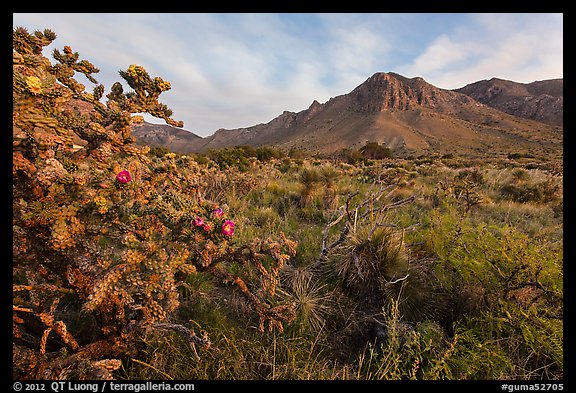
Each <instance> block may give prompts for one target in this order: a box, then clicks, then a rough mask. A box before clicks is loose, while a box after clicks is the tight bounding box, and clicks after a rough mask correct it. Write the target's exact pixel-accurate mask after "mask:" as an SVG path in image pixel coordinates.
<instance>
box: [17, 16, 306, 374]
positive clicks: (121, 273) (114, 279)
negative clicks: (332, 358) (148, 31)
mask: <svg viewBox="0 0 576 393" xmlns="http://www.w3.org/2000/svg"><path fill="white" fill-rule="evenodd" d="M13 37H14V52H13V61H14V66H13V74H14V82H13V108H14V109H13V127H14V132H13V133H14V149H13V163H14V164H13V211H14V215H13V229H14V231H13V233H14V236H13V250H14V260H13V278H14V292H15V296H14V303H13V307H14V317H13V326H14V340H15V342H14V345H15V348H17V350H15V351H14V356H19V355H18V354H22V359H26V362H27V365H25V364H23V362H24V360H22V359H19V364H20V366H21V367H20V366H19V367H18V368H15V369H14V373H15V374H14V377H15V378H18V379H22V378H34V379H41V378H43V377H44V376H46V375H51V376H57V375H60V376H62V375H68V372H69V371H70V370H72V369H74V365H75V364H76V365H77V366H78V367H80V365H79V364H78V361H77V360H75V359H88V360H90V361H93V362H94V364H95V365H96V364H100V363H98V361H99V360H101V359H108V360H109V362H112V363H113V365H114V367H115V368H117V366H118V365H117V361H116V360H115V359H113V358H115V357H119V356H121V355H122V354H127V353H132V352H131V351H133V350H135V346H134V344H135V343H136V342H137V340H136V338H137V337H138V334H139V332H143V331H146V330H147V329H150V328H155V327H156V328H159V329H160V327H161V328H162V329H164V330H166V329H165V328H166V326H169V327H170V329H168V330H171V331H178V332H186V336H187V337H188V338H190V339H191V340H193V342H194V343H197V344H203V345H207V344H209V340H208V338H207V337H202V338H201V337H199V336H196V335H195V334H194V332H193V331H192V330H191V329H188V328H185V327H183V326H179V325H175V324H167V321H168V320H169V318H170V316H171V315H173V313H174V311H175V310H176V309H177V308H178V306H179V299H178V291H177V285H178V282H179V281H180V280H182V279H184V278H185V277H186V275H188V274H194V273H195V272H197V271H204V272H208V273H211V274H213V275H214V276H215V277H218V278H220V280H221V281H222V283H232V284H233V285H234V288H236V289H237V290H239V291H240V292H241V293H242V294H243V295H244V296H245V297H246V299H247V301H248V302H249V304H250V305H252V308H253V310H254V311H255V312H256V314H257V315H258V317H259V320H260V329H261V330H262V331H264V328H265V326H267V327H268V329H273V328H278V329H280V330H281V329H282V324H283V323H289V322H290V321H291V320H292V319H293V310H292V307H291V305H290V304H287V305H277V306H275V307H272V306H271V303H270V297H271V296H273V295H274V293H275V287H276V285H277V282H278V281H277V280H278V279H277V277H278V274H279V270H280V269H281V268H282V266H283V264H284V263H285V262H286V260H288V259H289V258H290V257H291V256H293V255H294V254H295V243H293V242H292V241H290V240H288V239H286V238H284V237H283V236H282V237H281V239H279V240H274V239H266V240H260V239H255V240H254V242H253V243H252V244H249V245H234V244H233V243H232V241H233V237H234V232H235V231H236V230H237V229H238V228H236V227H235V223H234V220H233V219H232V217H231V216H230V212H229V211H228V209H227V208H226V206H220V205H219V204H216V203H213V202H210V201H207V200H205V199H203V198H202V197H201V192H200V191H201V188H202V185H203V184H205V183H206V181H205V180H203V179H202V176H203V175H202V172H201V171H200V169H199V168H198V166H197V165H192V164H190V163H185V162H183V161H181V160H175V159H174V157H173V156H169V155H167V156H166V157H163V158H158V159H155V160H152V159H150V158H149V157H148V156H147V155H146V149H140V148H138V147H136V146H135V145H134V144H133V140H132V138H131V137H130V126H131V125H132V124H133V123H134V122H137V121H140V120H141V119H140V118H139V117H136V116H135V117H132V115H133V114H134V113H140V112H148V113H150V114H152V115H154V116H157V117H160V118H163V119H164V120H166V122H168V123H170V124H172V125H177V126H182V123H181V122H176V121H174V120H172V119H171V118H170V116H171V114H172V111H171V110H169V109H168V108H167V107H166V106H165V105H164V104H161V103H159V102H158V97H159V95H160V94H161V93H162V92H165V91H167V90H169V89H170V84H169V83H168V82H166V81H164V80H162V79H161V78H151V77H150V76H149V75H148V74H147V72H146V71H145V70H144V69H143V68H142V67H140V66H136V65H132V66H130V67H129V68H128V70H126V71H121V72H120V75H121V76H122V77H123V78H124V79H125V80H126V82H128V84H129V86H130V87H131V88H132V89H133V91H131V92H128V93H124V91H123V88H122V85H121V84H120V83H116V84H114V85H113V86H112V88H111V91H110V93H109V94H107V95H106V98H107V101H106V103H105V104H103V103H101V102H100V99H102V98H103V96H104V87H103V86H102V85H97V86H95V87H94V89H93V92H92V93H87V92H86V91H85V87H84V86H83V85H82V84H80V83H78V82H77V81H76V80H75V79H74V75H75V73H77V72H79V73H82V74H84V75H85V76H86V77H87V78H88V80H89V81H90V82H92V83H94V84H97V81H96V79H95V78H94V77H93V75H92V74H95V73H97V72H98V69H97V68H95V67H94V66H93V65H92V64H91V63H90V62H88V61H86V60H81V61H79V60H78V59H79V56H78V54H77V53H75V52H73V51H72V49H71V48H70V47H67V46H66V47H64V50H63V52H60V51H58V50H55V51H54V53H53V56H54V58H55V59H56V60H57V62H58V63H57V64H56V65H52V64H51V63H50V61H49V60H48V59H47V58H45V57H43V56H42V48H43V47H45V46H46V45H48V44H50V43H51V42H52V41H53V40H54V39H55V38H56V35H55V34H54V33H53V32H51V31H50V30H45V31H44V32H38V31H36V32H34V33H33V34H29V33H28V32H27V31H26V29H24V28H21V27H19V28H16V29H14V34H13ZM79 108H85V109H83V110H80V109H79ZM78 139H81V140H83V141H84V142H85V145H84V146H83V148H81V149H79V150H76V149H74V148H73V143H76V141H77V140H78ZM200 223H201V224H200ZM233 264H241V265H242V266H243V272H244V273H238V272H237V271H238V269H235V271H236V272H237V273H235V274H232V273H230V271H231V270H232V269H231V268H230V267H231V266H232V265H233ZM255 278H256V285H255V284H254V282H252V280H254V279H255ZM258 284H259V285H260V286H258ZM64 298H66V302H65V303H66V307H68V308H69V309H67V310H66V312H65V313H64V312H63V311H64V310H63V309H62V307H63V306H61V304H62V303H64V302H61V301H60V300H61V299H64ZM70 311H72V313H71V312H70ZM74 311H75V312H76V313H78V314H79V315H90V316H91V318H90V319H89V321H86V322H84V324H88V325H89V326H88V327H86V326H85V327H84V329H89V330H91V331H92V333H91V335H89V336H87V337H77V336H76V335H79V334H82V333H81V329H79V328H78V327H76V328H74V326H73V324H71V322H73V321H72V319H71V318H68V319H67V318H64V317H62V318H60V316H61V315H70V314H74ZM80 311H84V313H82V314H81V313H80ZM39 326H40V327H41V328H39ZM162 329H161V330H162ZM30 337H32V338H33V339H30ZM63 345H64V346H65V347H66V348H67V350H68V351H71V352H72V353H74V355H66V352H65V351H57V350H58V349H61V348H62V346H63ZM49 352H54V354H52V355H51V356H50V357H45V356H44V355H48V353H49ZM72 356H74V357H72ZM48 359H51V360H50V362H49V361H48ZM100 374H102V375H104V376H105V377H106V378H109V377H110V374H109V373H100ZM100 374H99V375H100ZM75 377H76V378H81V377H82V375H81V374H78V375H76V376H75Z"/></svg>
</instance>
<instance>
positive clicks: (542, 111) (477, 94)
mask: <svg viewBox="0 0 576 393" xmlns="http://www.w3.org/2000/svg"><path fill="white" fill-rule="evenodd" d="M455 91H457V92H459V93H463V94H466V95H468V96H470V97H472V98H474V99H475V100H477V101H479V102H481V103H483V104H486V105H488V106H491V107H493V108H496V109H499V110H501V111H502V112H506V113H509V114H511V115H514V116H519V117H524V118H527V119H533V120H538V121H541V122H544V123H548V124H552V125H563V123H564V113H563V112H564V80H563V79H548V80H543V81H536V82H532V83H518V82H512V81H508V80H504V79H498V78H492V79H490V80H482V81H478V82H475V83H471V84H469V85H466V86H464V87H462V88H459V89H456V90H455Z"/></svg>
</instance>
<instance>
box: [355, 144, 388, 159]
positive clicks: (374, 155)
mask: <svg viewBox="0 0 576 393" xmlns="http://www.w3.org/2000/svg"><path fill="white" fill-rule="evenodd" d="M359 152H360V153H361V154H362V156H363V157H364V158H369V159H373V160H381V159H384V158H393V157H394V154H393V153H392V150H391V149H390V148H389V147H386V146H385V145H384V144H382V145H380V144H378V142H368V143H366V144H365V145H364V146H362V147H361V148H360V149H359Z"/></svg>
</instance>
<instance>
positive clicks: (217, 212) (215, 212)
mask: <svg viewBox="0 0 576 393" xmlns="http://www.w3.org/2000/svg"><path fill="white" fill-rule="evenodd" d="M212 215H213V216H214V217H217V218H220V217H222V216H223V215H224V210H222V208H220V207H219V208H218V209H215V210H213V211H212Z"/></svg>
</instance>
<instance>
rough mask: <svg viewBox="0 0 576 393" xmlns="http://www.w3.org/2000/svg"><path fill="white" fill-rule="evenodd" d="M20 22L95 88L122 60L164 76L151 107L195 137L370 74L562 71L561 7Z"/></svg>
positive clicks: (330, 92) (17, 21) (448, 80)
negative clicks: (75, 62) (47, 38)
mask: <svg viewBox="0 0 576 393" xmlns="http://www.w3.org/2000/svg"><path fill="white" fill-rule="evenodd" d="M19 26H20V27H25V28H27V29H28V31H29V32H33V31H35V30H44V29H46V28H48V29H51V30H52V31H54V32H55V33H56V35H57V38H56V40H55V41H54V42H53V43H52V44H51V45H50V46H48V47H47V48H45V50H44V53H43V54H44V55H45V56H46V57H48V58H50V60H51V61H52V62H53V63H55V62H56V61H55V60H54V59H53V58H52V51H53V50H54V49H59V50H60V51H61V50H62V48H63V47H64V46H66V45H68V46H70V47H71V48H72V50H73V51H75V52H78V53H79V55H80V59H86V60H88V61H90V62H91V63H92V64H94V66H96V67H97V68H98V69H99V70H100V72H99V73H98V74H95V75H94V76H95V77H96V79H97V80H98V82H99V83H101V84H103V85H104V87H105V93H108V92H109V91H110V87H111V86H112V84H113V83H114V82H121V83H122V84H123V85H124V87H125V91H126V90H129V87H128V86H127V84H126V82H125V81H124V80H123V79H122V78H121V77H120V75H119V73H118V72H119V71H120V70H126V69H128V67H129V66H130V65H132V64H137V65H140V66H143V67H144V68H145V69H146V70H147V71H148V73H149V74H150V76H151V77H153V78H154V77H157V76H158V77H161V78H162V79H164V80H166V81H168V82H170V84H171V86H172V89H171V90H169V91H167V92H164V93H163V94H162V95H161V96H160V102H162V103H164V104H166V105H167V106H168V107H169V108H171V109H172V110H173V112H174V114H173V116H172V117H173V118H174V119H175V120H182V121H183V122H184V129H186V130H188V131H191V132H193V133H195V134H197V135H199V136H202V137H206V136H208V135H211V134H213V133H214V132H215V131H216V130H218V129H220V128H226V129H233V128H241V127H249V126H253V125H256V124H260V123H268V122H269V121H270V120H272V119H274V118H275V117H277V116H278V115H280V114H282V112H284V111H292V112H300V111H302V110H305V109H307V108H308V107H309V106H310V104H311V103H312V102H313V101H314V100H316V101H318V102H320V103H324V102H326V101H328V100H329V99H330V98H332V97H336V96H339V95H342V94H346V93H349V92H350V91H352V90H353V89H354V88H355V87H356V86H358V85H360V84H361V83H363V82H364V81H366V79H368V78H369V77H370V76H372V75H373V74H375V73H377V72H396V73H398V74H401V75H403V76H405V77H409V78H413V77H422V78H424V79H425V80H426V81H427V82H429V83H431V84H433V85H434V86H437V87H439V88H443V89H456V88H459V87H463V86H465V85H467V84H470V83H473V82H477V81H480V80H483V79H490V78H493V77H496V78H501V79H507V80H511V81H515V82H520V83H530V82H533V81H537V80H544V79H554V78H563V28H564V23H563V14H561V13H525V14H524V13H496V14H489V13H476V14H474V13H473V14H468V13H358V14H356V13H142V14H139V13H130V14H127V13H79V14H75V13H56V14H48V13H14V14H13V27H19ZM77 79H78V80H79V81H80V82H81V83H83V84H85V85H86V87H87V91H89V92H90V91H92V87H93V85H92V84H91V83H90V82H89V81H87V80H86V79H85V78H84V77H83V76H78V77H77ZM145 119H146V120H147V121H150V122H154V123H162V122H163V120H159V119H155V118H152V117H151V116H146V117H145Z"/></svg>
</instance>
